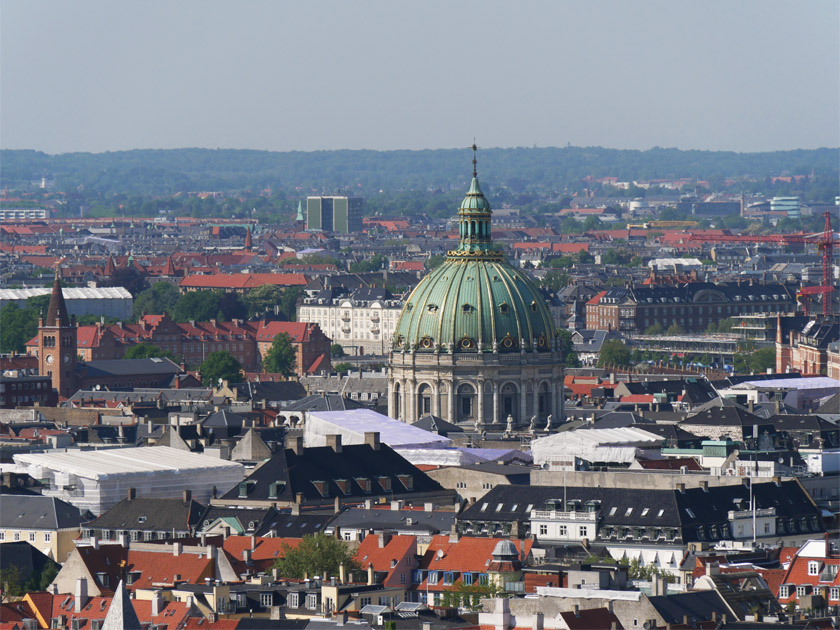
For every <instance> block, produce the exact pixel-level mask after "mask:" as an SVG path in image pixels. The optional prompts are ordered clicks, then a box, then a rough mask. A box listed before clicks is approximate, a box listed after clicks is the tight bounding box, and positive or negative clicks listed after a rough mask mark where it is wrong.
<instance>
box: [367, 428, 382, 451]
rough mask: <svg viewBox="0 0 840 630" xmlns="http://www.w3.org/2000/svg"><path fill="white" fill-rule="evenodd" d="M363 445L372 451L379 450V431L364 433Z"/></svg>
mask: <svg viewBox="0 0 840 630" xmlns="http://www.w3.org/2000/svg"><path fill="white" fill-rule="evenodd" d="M365 444H367V445H368V446H370V447H371V448H372V449H373V450H374V451H378V450H379V431H365Z"/></svg>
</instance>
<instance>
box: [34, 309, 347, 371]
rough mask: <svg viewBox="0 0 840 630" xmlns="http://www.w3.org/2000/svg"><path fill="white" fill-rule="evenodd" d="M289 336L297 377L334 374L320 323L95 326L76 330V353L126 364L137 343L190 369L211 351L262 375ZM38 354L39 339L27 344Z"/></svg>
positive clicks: (154, 318)
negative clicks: (278, 341) (281, 337)
mask: <svg viewBox="0 0 840 630" xmlns="http://www.w3.org/2000/svg"><path fill="white" fill-rule="evenodd" d="M284 332H285V333H286V334H288V335H289V337H290V338H291V341H292V345H293V347H294V348H295V355H296V358H297V361H296V372H297V373H298V375H301V376H302V375H304V374H314V373H318V372H320V371H321V370H329V369H330V367H331V364H330V344H331V341H330V339H329V338H328V337H326V336H325V335H324V333H323V332H321V329H320V328H319V327H318V324H309V323H306V322H266V321H243V320H239V319H234V320H231V321H229V322H220V321H217V320H215V319H211V320H210V321H207V322H195V321H190V322H184V323H180V324H179V323H177V322H175V321H173V320H172V319H171V318H170V317H169V315H166V314H164V315H144V316H143V317H141V318H140V320H139V321H138V322H137V323H136V324H130V323H124V322H119V323H117V324H110V325H104V324H96V325H93V326H78V327H77V328H76V339H77V349H78V351H77V353H78V356H79V358H80V359H81V360H83V361H96V360H103V359H121V358H123V356H124V355H125V353H126V351H127V350H128V349H129V348H131V347H132V346H134V345H137V344H138V343H150V344H152V345H154V346H156V347H158V348H160V349H161V350H167V351H169V352H171V353H172V354H173V355H175V356H176V357H179V358H183V360H184V361H185V362H186V363H187V364H188V365H200V364H201V363H202V362H203V361H204V359H206V358H207V355H209V354H210V353H212V352H218V351H221V350H224V351H226V352H230V353H231V354H232V355H233V356H234V357H235V358H236V360H237V361H239V362H240V363H241V364H242V367H243V368H244V369H245V371H247V372H253V371H258V370H259V369H260V365H261V363H262V360H263V357H264V356H265V353H266V352H268V349H269V348H270V347H271V343H272V342H273V341H274V337H275V336H276V335H278V334H280V333H284ZM27 348H28V349H29V351H30V353H32V354H35V355H36V356H37V355H38V339H37V338H34V339H32V340H30V341H29V343H27Z"/></svg>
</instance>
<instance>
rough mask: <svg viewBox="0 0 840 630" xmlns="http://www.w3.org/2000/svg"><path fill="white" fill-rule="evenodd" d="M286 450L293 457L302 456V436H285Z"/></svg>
mask: <svg viewBox="0 0 840 630" xmlns="http://www.w3.org/2000/svg"><path fill="white" fill-rule="evenodd" d="M286 448H288V449H290V450H291V451H292V452H293V453H294V454H295V455H302V454H303V436H301V435H295V436H286Z"/></svg>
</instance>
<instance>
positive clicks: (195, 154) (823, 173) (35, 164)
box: [0, 147, 838, 201]
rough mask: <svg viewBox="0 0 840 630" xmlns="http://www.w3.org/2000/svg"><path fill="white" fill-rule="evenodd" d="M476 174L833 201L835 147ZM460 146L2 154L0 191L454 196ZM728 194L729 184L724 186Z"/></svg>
mask: <svg viewBox="0 0 840 630" xmlns="http://www.w3.org/2000/svg"><path fill="white" fill-rule="evenodd" d="M478 157H479V164H478V167H479V174H480V177H481V179H482V181H483V182H488V183H492V186H493V187H505V188H507V189H509V190H511V191H513V192H525V191H532V192H534V191H540V192H545V193H549V194H550V193H552V192H556V193H558V194H562V193H563V192H576V191H580V190H582V189H583V188H585V186H586V183H585V182H584V178H585V177H587V176H592V177H594V178H601V177H617V178H619V180H627V181H632V180H637V181H646V180H651V179H676V178H692V179H699V180H705V181H708V182H709V183H710V184H711V187H712V189H713V190H722V189H724V188H726V187H727V186H725V180H726V179H733V178H734V179H740V178H745V179H746V178H749V179H752V180H755V182H754V183H753V184H749V183H745V184H742V185H741V187H742V188H746V189H750V188H751V187H752V188H756V187H757V188H759V189H763V188H764V187H766V186H768V185H770V180H769V178H770V177H774V176H779V175H808V176H809V177H810V184H811V185H812V186H813V185H814V184H815V183H818V182H824V183H827V184H826V186H827V187H826V188H825V190H822V189H820V190H819V191H813V194H812V195H810V196H813V197H815V198H816V197H820V198H821V197H824V196H825V197H826V199H822V200H823V201H829V200H830V199H833V198H831V197H830V195H834V194H837V192H836V188H837V186H836V183H837V181H838V150H837V149H814V150H796V151H775V152H769V153H734V152H728V151H681V150H678V149H663V148H653V149H650V150H648V151H632V150H618V149H605V148H601V147H564V148H537V147H534V148H511V149H484V150H481V151H479V156H478ZM471 159H472V153H471V152H470V151H469V150H467V149H440V150H426V151H367V150H364V151H349V150H342V151H315V152H284V153H280V152H271V151H251V150H232V149H216V150H213V149H171V150H145V149H144V150H133V151H118V152H109V153H95V154H94V153H65V154H61V155H48V154H46V153H41V152H38V151H30V150H4V151H0V164H1V165H2V168H0V185H2V186H4V187H8V188H9V189H19V188H26V187H30V186H31V182H34V181H40V179H41V178H42V177H46V178H47V180H49V181H51V182H53V183H54V184H53V187H52V189H53V190H62V191H73V190H84V191H88V192H95V193H99V194H104V195H108V194H113V193H119V194H128V195H151V196H157V195H172V194H174V193H177V192H189V191H223V192H231V191H254V192H256V191H260V190H263V189H266V188H272V189H274V190H277V189H283V190H285V191H286V193H287V196H289V197H292V196H293V195H292V194H291V193H292V192H293V191H295V189H297V192H298V193H299V194H300V195H301V196H305V195H306V194H310V193H311V192H313V191H323V192H329V193H335V192H342V193H345V194H360V195H363V196H368V195H371V194H372V193H374V192H376V191H379V190H380V189H381V190H385V191H389V192H396V191H400V190H443V191H446V190H449V189H451V188H455V189H457V190H462V189H463V187H464V185H465V183H466V182H467V181H468V178H469V176H470V172H471V168H472V164H470V160H471ZM729 187H731V185H730V186H729Z"/></svg>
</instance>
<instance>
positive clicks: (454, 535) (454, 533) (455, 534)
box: [449, 523, 458, 543]
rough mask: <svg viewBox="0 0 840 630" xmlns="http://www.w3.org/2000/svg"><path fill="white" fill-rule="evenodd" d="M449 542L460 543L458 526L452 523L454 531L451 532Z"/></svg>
mask: <svg viewBox="0 0 840 630" xmlns="http://www.w3.org/2000/svg"><path fill="white" fill-rule="evenodd" d="M449 542H451V543H456V542H458V526H457V525H456V524H455V523H452V529H451V530H449Z"/></svg>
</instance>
